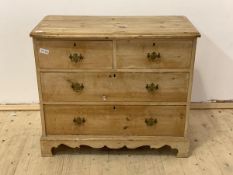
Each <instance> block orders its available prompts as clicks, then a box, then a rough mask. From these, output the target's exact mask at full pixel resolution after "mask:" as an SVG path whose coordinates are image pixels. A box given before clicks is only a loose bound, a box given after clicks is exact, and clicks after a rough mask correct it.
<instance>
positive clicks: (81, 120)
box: [73, 117, 86, 126]
mask: <svg viewBox="0 0 233 175" xmlns="http://www.w3.org/2000/svg"><path fill="white" fill-rule="evenodd" d="M73 122H74V124H75V125H77V126H80V125H83V124H84V123H85V122H86V119H85V118H84V117H75V118H74V119H73Z"/></svg>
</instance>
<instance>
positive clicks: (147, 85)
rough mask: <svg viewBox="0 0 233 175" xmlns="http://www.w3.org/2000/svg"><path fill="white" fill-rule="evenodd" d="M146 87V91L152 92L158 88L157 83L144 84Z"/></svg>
mask: <svg viewBox="0 0 233 175" xmlns="http://www.w3.org/2000/svg"><path fill="white" fill-rule="evenodd" d="M146 89H147V91H148V92H154V91H156V90H158V89H159V84H154V83H150V84H146Z"/></svg>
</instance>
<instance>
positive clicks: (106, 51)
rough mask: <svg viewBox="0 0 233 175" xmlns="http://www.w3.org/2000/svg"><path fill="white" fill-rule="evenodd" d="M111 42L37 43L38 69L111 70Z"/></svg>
mask: <svg viewBox="0 0 233 175" xmlns="http://www.w3.org/2000/svg"><path fill="white" fill-rule="evenodd" d="M112 54H113V50H112V41H55V40H51V41H49V40H47V41H45V40H42V41H37V55H38V62H39V67H40V68H46V69H53V68H56V69H99V68H103V69H111V68H112Z"/></svg>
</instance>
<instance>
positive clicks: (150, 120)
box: [145, 117, 158, 126]
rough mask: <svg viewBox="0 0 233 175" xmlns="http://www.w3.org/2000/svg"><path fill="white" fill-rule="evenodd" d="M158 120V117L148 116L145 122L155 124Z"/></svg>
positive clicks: (149, 124) (150, 124)
mask: <svg viewBox="0 0 233 175" xmlns="http://www.w3.org/2000/svg"><path fill="white" fill-rule="evenodd" d="M157 122H158V120H157V119H156V118H152V117H151V118H146V119H145V123H146V125H147V126H153V125H155V124H156V123H157Z"/></svg>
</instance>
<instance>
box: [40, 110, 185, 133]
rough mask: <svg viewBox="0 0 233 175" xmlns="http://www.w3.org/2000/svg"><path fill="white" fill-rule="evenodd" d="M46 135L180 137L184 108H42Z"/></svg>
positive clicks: (183, 121)
mask: <svg viewBox="0 0 233 175" xmlns="http://www.w3.org/2000/svg"><path fill="white" fill-rule="evenodd" d="M44 112H45V123H46V132H47V134H48V135H50V134H51V135H53V134H54V135H56V134H58V135H59V134H70V135H72V134H80V135H85V134H91V135H100V134H102V135H144V136H156V135H160V136H183V133H184V125H185V106H92V105H91V106H76V105H71V106H69V105H65V106H63V105H61V106H60V105H45V107H44Z"/></svg>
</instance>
